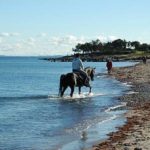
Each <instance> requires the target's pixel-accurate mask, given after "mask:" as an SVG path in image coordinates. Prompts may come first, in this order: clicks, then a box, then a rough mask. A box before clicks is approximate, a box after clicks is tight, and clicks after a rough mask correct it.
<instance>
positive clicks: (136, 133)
mask: <svg viewBox="0 0 150 150" xmlns="http://www.w3.org/2000/svg"><path fill="white" fill-rule="evenodd" d="M110 75H111V76H112V77H113V78H116V79H117V80H119V81H121V82H124V83H128V84H130V85H132V87H131V91H130V94H129V93H128V94H126V95H123V96H122V97H120V98H119V99H120V101H121V102H126V103H127V109H128V111H127V113H126V114H125V117H126V119H127V121H126V123H125V124H124V125H123V126H122V127H118V128H117V129H118V130H117V132H112V133H110V134H109V135H108V139H107V140H106V141H104V142H101V143H99V144H97V145H94V146H93V148H92V149H93V150H150V117H149V116H150V94H149V93H150V61H148V62H147V63H146V64H143V63H142V62H140V63H139V64H136V65H135V66H131V67H122V68H113V70H112V72H111V74H110Z"/></svg>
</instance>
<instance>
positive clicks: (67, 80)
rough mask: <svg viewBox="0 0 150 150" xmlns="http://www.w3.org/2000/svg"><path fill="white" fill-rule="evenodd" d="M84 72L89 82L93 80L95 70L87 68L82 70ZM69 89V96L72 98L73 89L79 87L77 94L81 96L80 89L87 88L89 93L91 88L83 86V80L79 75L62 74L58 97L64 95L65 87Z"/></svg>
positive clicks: (88, 85) (87, 85)
mask: <svg viewBox="0 0 150 150" xmlns="http://www.w3.org/2000/svg"><path fill="white" fill-rule="evenodd" d="M84 71H85V72H86V73H87V75H88V77H89V79H90V80H92V81H93V80H94V73H95V68H92V67H87V68H85V69H84ZM68 86H69V87H70V89H71V93H70V96H71V97H72V96H73V92H74V88H75V87H79V94H81V87H82V86H86V87H89V88H90V90H89V93H91V86H90V84H89V83H88V84H86V85H85V84H84V80H83V78H82V77H81V75H80V73H73V72H72V73H67V74H62V75H61V76H60V85H59V95H60V96H61V97H62V96H63V95H64V92H65V90H66V89H67V87H68Z"/></svg>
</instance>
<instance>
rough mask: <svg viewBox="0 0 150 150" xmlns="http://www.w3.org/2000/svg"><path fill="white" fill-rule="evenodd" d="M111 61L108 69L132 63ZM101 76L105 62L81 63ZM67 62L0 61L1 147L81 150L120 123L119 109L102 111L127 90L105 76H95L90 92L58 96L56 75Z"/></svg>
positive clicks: (68, 66)
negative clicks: (110, 66) (111, 63)
mask: <svg viewBox="0 0 150 150" xmlns="http://www.w3.org/2000/svg"><path fill="white" fill-rule="evenodd" d="M133 64H134V63H133V62H118V63H113V66H128V65H133ZM84 65H85V66H93V67H96V73H99V72H101V73H102V72H106V68H105V62H104V63H102V62H98V63H95V62H85V63H84ZM70 71H71V63H69V62H68V63H66V62H63V63H62V62H48V61H44V60H40V59H38V58H36V57H0V149H7V150H10V149H15V150H17V149H23V150H30V149H32V150H33V149H36V150H57V149H60V150H78V149H79V150H80V149H82V150H83V149H84V148H88V147H91V146H92V144H94V143H95V142H96V141H99V140H101V139H104V138H106V134H107V133H109V132H111V131H114V130H115V127H116V126H118V125H121V124H123V123H124V119H123V118H121V117H119V116H120V115H121V114H122V113H123V112H124V111H121V110H120V111H106V110H108V109H109V108H110V107H113V106H118V105H120V102H119V101H118V100H117V96H119V95H122V94H123V92H125V91H126V90H128V87H127V86H125V85H124V84H121V83H120V82H118V81H116V80H114V79H113V78H111V77H108V76H95V80H94V82H92V83H91V84H92V87H93V88H92V94H91V95H90V96H88V94H87V93H88V90H89V89H88V88H86V87H84V88H82V95H81V96H79V95H78V94H77V89H76V91H75V94H74V98H70V97H69V96H68V95H69V92H70V90H69V89H68V90H67V91H66V93H65V97H64V98H59V97H58V96H57V94H58V87H59V77H60V75H61V74H62V73H68V72H70Z"/></svg>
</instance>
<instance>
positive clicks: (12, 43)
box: [0, 33, 116, 55]
mask: <svg viewBox="0 0 150 150" xmlns="http://www.w3.org/2000/svg"><path fill="white" fill-rule="evenodd" d="M18 35H19V34H17V33H13V34H12V33H11V34H10V33H1V34H0V43H1V44H0V55H58V54H61V55H66V54H71V53H73V52H72V48H73V47H75V46H76V44H78V43H85V42H90V41H92V40H95V39H97V38H98V39H100V40H101V42H104V41H109V40H114V39H115V38H116V37H115V36H108V37H106V36H98V37H96V36H95V37H94V38H93V37H84V36H81V37H77V36H74V35H66V36H62V37H59V36H57V37H49V36H48V35H47V34H46V33H43V34H39V36H36V35H35V36H32V37H26V38H25V36H21V35H20V36H19V37H18ZM10 36H11V37H12V38H9V37H10ZM13 36H14V38H13ZM4 37H5V40H4Z"/></svg>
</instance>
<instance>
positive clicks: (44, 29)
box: [0, 0, 150, 56]
mask: <svg viewBox="0 0 150 150" xmlns="http://www.w3.org/2000/svg"><path fill="white" fill-rule="evenodd" d="M149 8H150V0H0V55H7V56H47V55H68V54H71V53H73V52H72V48H74V47H75V45H77V44H78V43H85V42H90V41H92V40H96V39H99V40H100V41H101V42H107V41H112V40H115V39H118V38H121V39H125V40H127V41H140V42H141V43H148V44H150V9H149Z"/></svg>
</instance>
